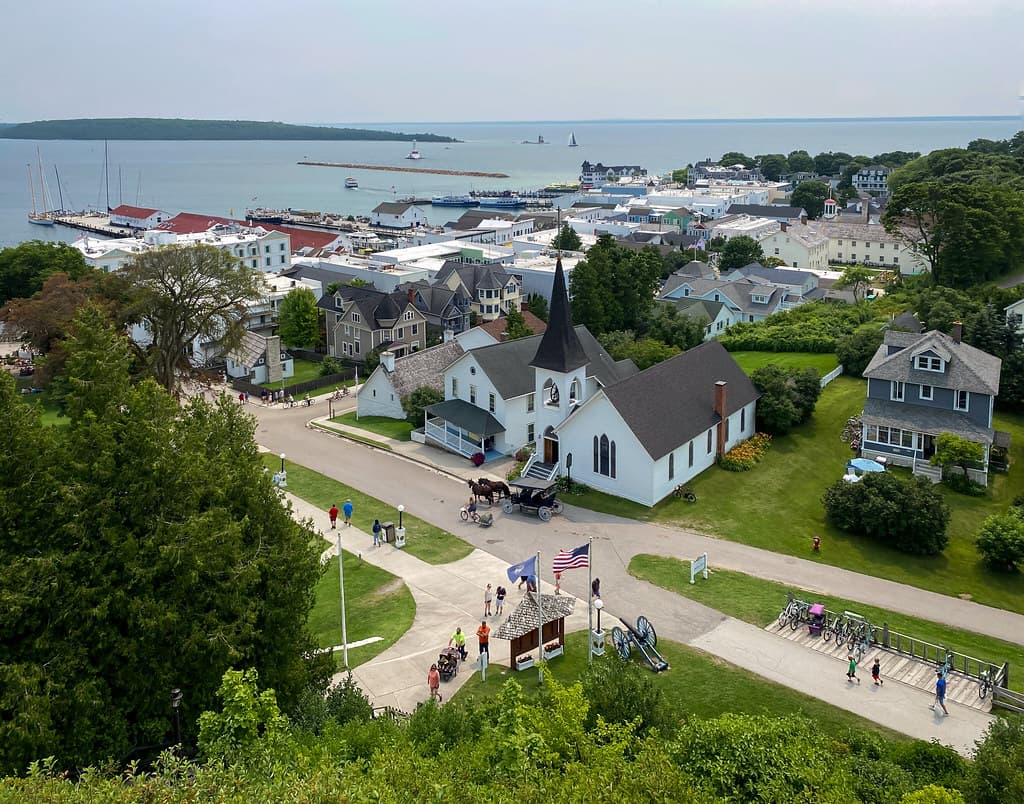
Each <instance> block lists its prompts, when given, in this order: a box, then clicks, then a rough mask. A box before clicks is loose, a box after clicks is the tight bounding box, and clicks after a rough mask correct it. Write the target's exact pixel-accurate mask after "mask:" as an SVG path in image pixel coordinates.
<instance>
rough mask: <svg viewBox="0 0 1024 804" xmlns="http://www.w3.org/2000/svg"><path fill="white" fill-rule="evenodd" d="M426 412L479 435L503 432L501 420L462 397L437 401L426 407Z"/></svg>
mask: <svg viewBox="0 0 1024 804" xmlns="http://www.w3.org/2000/svg"><path fill="white" fill-rule="evenodd" d="M427 413H429V414H430V415H431V416H438V417H439V418H442V419H444V420H445V421H446V422H451V423H452V424H454V425H455V426H456V427H461V428H462V429H463V430H466V431H467V432H470V433H476V434H477V435H479V436H490V435H496V434H497V433H504V432H505V428H504V427H502V426H501V422H499V421H498V420H497V419H495V418H494V417H493V416H492V415H491V414H490V413H488V412H487V411H486V410H484V409H483V408H478V407H477V406H476V405H471V404H469V402H466V401H464V400H462V399H449V400H448V401H447V402H438V403H437V404H436V405H430V406H429V407H428V408H427Z"/></svg>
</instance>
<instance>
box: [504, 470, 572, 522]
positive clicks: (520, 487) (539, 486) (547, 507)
mask: <svg viewBox="0 0 1024 804" xmlns="http://www.w3.org/2000/svg"><path fill="white" fill-rule="evenodd" d="M556 482H557V481H554V480H537V479H536V478H532V477H520V478H518V479H516V480H513V481H512V482H511V483H509V486H511V491H512V494H511V496H510V497H509V498H508V499H507V500H505V503H504V505H502V510H504V512H505V513H506V514H511V513H512V512H513V511H514V510H515V509H516V506H518V507H519V510H520V511H527V512H529V513H531V514H536V515H537V516H538V517H540V519H541V521H543V522H547V521H548V520H549V519H551V515H552V514H560V513H562V503H561V502H559V500H558V499H557V498H556V493H555V483H556Z"/></svg>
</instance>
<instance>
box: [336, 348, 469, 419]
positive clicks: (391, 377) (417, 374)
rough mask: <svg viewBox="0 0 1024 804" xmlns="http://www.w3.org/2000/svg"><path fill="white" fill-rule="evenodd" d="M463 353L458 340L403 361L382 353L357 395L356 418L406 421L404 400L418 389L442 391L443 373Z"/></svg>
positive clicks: (408, 357) (419, 352)
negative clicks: (403, 406)
mask: <svg viewBox="0 0 1024 804" xmlns="http://www.w3.org/2000/svg"><path fill="white" fill-rule="evenodd" d="M464 352H465V350H464V349H463V348H462V344H460V343H459V342H458V341H457V340H452V341H448V342H447V343H439V344H438V345H437V346H431V347H430V348H429V349H422V350H420V351H418V352H412V353H410V354H407V355H405V356H404V357H395V353H394V352H391V351H384V352H381V355H380V364H379V365H378V366H377V368H375V369H374V370H373V372H372V373H371V374H370V376H369V377H367V378H366V381H365V382H364V383H363V384H362V385H361V386H360V388H359V392H358V394H357V395H356V413H357V415H359V416H385V417H387V418H389V419H405V418H406V415H405V410H404V409H403V408H402V399H403V398H404V397H406V396H408V395H409V394H411V393H412V392H413V391H415V390H416V389H418V388H433V389H434V390H436V391H443V390H444V370H445V369H446V368H448V366H450V365H451V364H452V363H453V362H454V361H455V360H457V359H458V358H459V357H461V356H462V355H463V353H464ZM416 424H419V422H416Z"/></svg>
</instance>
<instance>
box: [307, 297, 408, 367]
mask: <svg viewBox="0 0 1024 804" xmlns="http://www.w3.org/2000/svg"><path fill="white" fill-rule="evenodd" d="M317 306H318V307H320V308H321V309H322V310H324V313H325V315H326V329H327V351H328V353H329V354H330V355H332V356H334V357H341V358H344V359H347V360H355V361H358V362H360V363H361V362H364V361H365V360H366V356H367V355H368V354H369V353H370V352H372V351H374V350H381V349H388V350H390V351H391V352H393V353H394V355H395V357H402V356H403V355H405V354H408V353H409V352H416V351H419V350H420V349H424V348H426V345H427V319H426V316H424V315H423V313H421V312H420V311H419V310H418V309H417V308H416V297H415V292H414V291H413V290H411V289H410V290H395V291H392V292H390V293H384V292H383V291H379V290H376V289H374V288H367V287H352V286H351V285H343V286H342V287H340V288H338V289H337V290H336V291H335V292H334V294H333V295H325V296H323V297H321V299H320V301H319V302H317Z"/></svg>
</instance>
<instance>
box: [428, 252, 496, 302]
mask: <svg viewBox="0 0 1024 804" xmlns="http://www.w3.org/2000/svg"><path fill="white" fill-rule="evenodd" d="M453 273H455V274H458V275H459V279H461V280H462V284H463V285H465V286H466V290H468V291H469V294H470V296H472V297H473V298H474V299H475V298H476V295H477V294H476V292H477V290H478V289H483V290H500V289H501V288H503V287H505V285H507V284H508V283H509V282H511V281H512V280H513V278H514V277H513V276H512V275H511V274H510V273H508V271H506V270H505V269H504V268H503V267H502V266H501V265H498V264H496V263H488V264H484V265H476V264H473V263H463V262H455V261H454V260H446V261H445V263H444V265H442V266H441V270H439V271H438V272H437V276H436V277H435V278H434V283H435V284H438V283H441V282H444V281H445V280H446V279H448V277H450V276H451V275H452V274H453Z"/></svg>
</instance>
